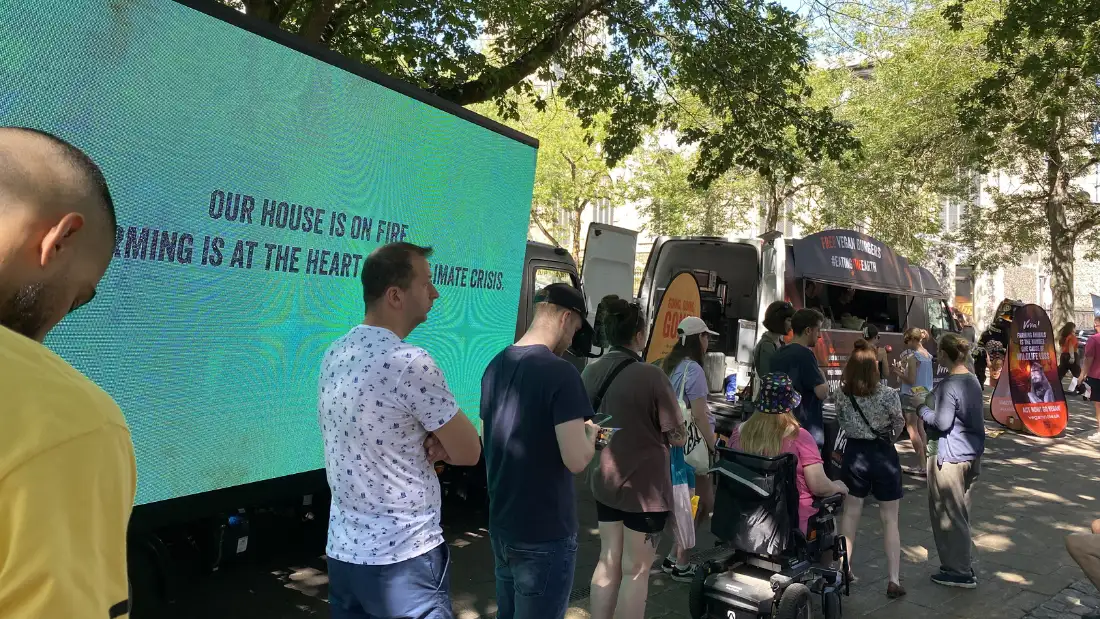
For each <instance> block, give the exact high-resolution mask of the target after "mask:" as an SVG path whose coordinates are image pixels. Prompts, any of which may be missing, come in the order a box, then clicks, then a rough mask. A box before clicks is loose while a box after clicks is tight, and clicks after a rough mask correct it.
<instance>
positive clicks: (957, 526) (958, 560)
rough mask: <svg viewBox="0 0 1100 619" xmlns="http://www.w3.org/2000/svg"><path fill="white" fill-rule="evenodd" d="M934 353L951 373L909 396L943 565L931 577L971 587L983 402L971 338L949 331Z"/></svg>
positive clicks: (950, 584) (974, 582)
mask: <svg viewBox="0 0 1100 619" xmlns="http://www.w3.org/2000/svg"><path fill="white" fill-rule="evenodd" d="M937 353H938V356H939V362H940V365H942V366H944V367H948V368H951V373H950V375H948V377H947V378H945V379H943V381H941V382H940V384H939V385H937V386H936V388H935V390H933V391H932V393H930V394H929V395H928V397H927V398H926V399H922V398H920V397H918V396H911V403H912V405H913V407H914V408H916V409H917V412H918V413H919V414H920V416H921V419H923V420H924V423H925V427H926V428H927V429H928V439H929V444H928V452H929V455H928V511H929V514H930V515H931V518H932V532H933V533H934V534H935V537H936V548H937V550H938V551H939V555H940V564H941V566H942V567H941V569H940V572H939V573H937V574H934V575H933V576H932V581H933V582H935V583H937V584H940V585H944V586H947V587H962V588H964V589H973V588H975V587H977V586H978V581H977V579H976V578H975V577H974V570H973V568H972V566H971V555H970V549H971V548H972V546H973V544H972V541H971V533H970V492H971V489H972V488H973V487H974V482H975V481H976V480H977V478H978V474H979V473H980V472H981V458H982V453H983V452H984V451H985V420H984V418H983V417H982V410H983V408H984V404H985V402H984V400H983V399H982V386H981V384H980V383H979V382H978V379H977V377H975V376H974V375H973V374H971V373H970V371H969V370H968V369H967V360H968V358H969V357H970V342H967V341H966V340H965V339H963V338H962V337H960V336H958V335H956V334H954V333H948V334H947V335H945V336H943V338H941V339H940V343H939V349H938V351H937Z"/></svg>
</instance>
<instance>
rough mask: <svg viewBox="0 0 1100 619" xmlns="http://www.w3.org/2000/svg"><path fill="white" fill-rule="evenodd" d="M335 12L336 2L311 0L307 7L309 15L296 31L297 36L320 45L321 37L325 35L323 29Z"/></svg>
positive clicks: (332, 0)
mask: <svg viewBox="0 0 1100 619" xmlns="http://www.w3.org/2000/svg"><path fill="white" fill-rule="evenodd" d="M335 11H336V0H313V1H312V2H311V3H310V6H309V15H308V17H307V18H306V22H305V23H304V24H302V28H301V29H300V30H299V31H298V36H300V37H302V38H303V39H305V40H307V41H309V42H310V43H320V42H321V37H322V36H323V35H324V34H325V27H326V26H328V21H329V19H331V18H332V14H333V13H334V12H335Z"/></svg>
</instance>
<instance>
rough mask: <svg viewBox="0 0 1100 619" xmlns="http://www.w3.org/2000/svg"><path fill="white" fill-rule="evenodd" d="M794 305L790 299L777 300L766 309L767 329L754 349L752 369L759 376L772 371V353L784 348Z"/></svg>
mask: <svg viewBox="0 0 1100 619" xmlns="http://www.w3.org/2000/svg"><path fill="white" fill-rule="evenodd" d="M792 316H794V306H793V305H791V303H790V302H789V301H775V302H774V303H772V304H771V305H769V306H768V309H766V310H764V328H765V329H767V331H765V332H764V335H763V336H761V338H760V341H759V342H757V343H756V348H755V349H754V350H753V351H752V371H753V373H754V374H755V375H756V376H757V377H758V378H760V377H764V376H767V375H768V374H771V373H772V370H771V367H772V355H774V354H775V353H776V351H778V350H779V349H780V348H783V338H784V337H786V335H787V334H788V333H790V332H791V317H792Z"/></svg>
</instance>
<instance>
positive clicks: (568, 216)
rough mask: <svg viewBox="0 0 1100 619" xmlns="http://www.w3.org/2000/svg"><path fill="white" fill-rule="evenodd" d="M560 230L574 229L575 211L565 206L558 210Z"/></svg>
mask: <svg viewBox="0 0 1100 619" xmlns="http://www.w3.org/2000/svg"><path fill="white" fill-rule="evenodd" d="M557 224H558V228H559V229H561V230H572V229H573V211H571V210H569V209H567V208H565V207H564V206H563V207H561V208H559V209H558V222H557Z"/></svg>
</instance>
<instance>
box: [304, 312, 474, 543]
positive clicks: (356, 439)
mask: <svg viewBox="0 0 1100 619" xmlns="http://www.w3.org/2000/svg"><path fill="white" fill-rule="evenodd" d="M457 413H458V405H457V404H456V403H455V399H454V396H453V395H451V392H450V390H449V389H448V388H447V382H446V381H445V380H444V378H443V373H442V372H441V371H440V370H439V368H438V367H437V366H436V364H435V361H433V360H432V358H431V356H429V355H428V353H427V352H425V351H424V350H423V349H421V348H418V347H416V346H413V345H412V344H407V343H405V342H403V341H401V339H400V338H398V337H397V336H396V335H395V334H394V333H393V332H392V331H389V330H388V329H381V328H377V327H369V326H366V325H359V326H357V327H355V328H354V329H352V330H351V331H350V332H349V333H348V334H347V335H345V336H344V337H342V338H340V339H339V340H336V342H335V343H334V344H333V345H332V346H331V347H330V348H329V349H328V352H326V353H325V356H324V359H323V360H322V361H321V377H320V397H319V399H318V405H317V417H318V421H319V423H320V425H321V434H322V436H323V438H324V443H325V469H326V470H327V473H328V483H329V487H330V488H332V509H331V516H330V517H329V527H328V548H327V553H328V556H329V557H332V558H333V559H336V560H338V561H343V562H345V563H354V564H358V565H390V564H393V563H399V562H401V561H405V560H407V559H411V558H414V557H418V556H420V555H422V554H424V553H425V552H428V551H429V550H432V549H433V548H435V547H436V546H438V545H439V544H442V543H443V530H442V529H441V528H440V526H439V513H440V492H439V480H438V479H437V478H436V475H435V469H434V467H433V466H432V464H431V463H430V462H428V457H427V454H426V453H425V452H424V439H425V437H426V436H427V434H428V432H434V431H435V430H438V429H439V428H440V427H441V426H442V425H443V424H445V423H447V422H448V421H450V420H451V418H452V417H454V416H455V415H456V414H457Z"/></svg>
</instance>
